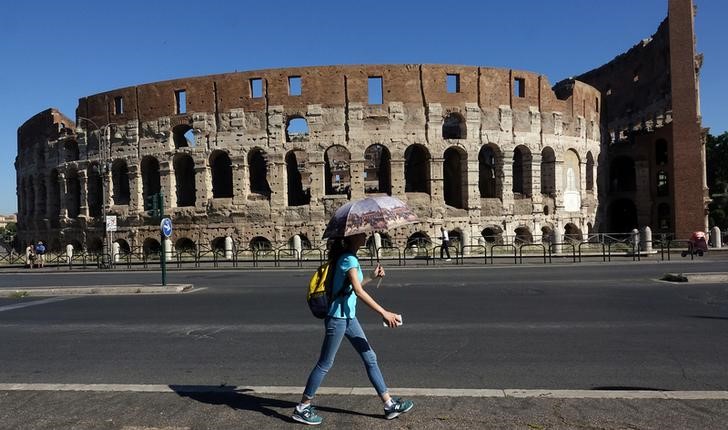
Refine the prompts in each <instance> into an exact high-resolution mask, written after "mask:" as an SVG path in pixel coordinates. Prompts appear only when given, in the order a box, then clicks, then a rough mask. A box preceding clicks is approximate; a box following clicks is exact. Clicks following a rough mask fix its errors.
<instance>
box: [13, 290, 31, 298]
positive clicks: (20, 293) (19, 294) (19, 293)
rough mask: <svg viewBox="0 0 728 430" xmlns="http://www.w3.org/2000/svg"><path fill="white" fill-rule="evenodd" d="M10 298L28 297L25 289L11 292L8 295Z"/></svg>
mask: <svg viewBox="0 0 728 430" xmlns="http://www.w3.org/2000/svg"><path fill="white" fill-rule="evenodd" d="M9 297H10V298H11V299H22V298H24V297H28V292H27V291H16V292H14V293H13V294H11V295H10V296H9Z"/></svg>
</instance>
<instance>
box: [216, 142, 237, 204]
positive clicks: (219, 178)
mask: <svg viewBox="0 0 728 430" xmlns="http://www.w3.org/2000/svg"><path fill="white" fill-rule="evenodd" d="M210 174H211V175H212V198H214V199H219V198H230V197H232V196H233V167H232V163H231V162H230V157H229V156H228V154H227V152H225V151H213V152H212V154H210Z"/></svg>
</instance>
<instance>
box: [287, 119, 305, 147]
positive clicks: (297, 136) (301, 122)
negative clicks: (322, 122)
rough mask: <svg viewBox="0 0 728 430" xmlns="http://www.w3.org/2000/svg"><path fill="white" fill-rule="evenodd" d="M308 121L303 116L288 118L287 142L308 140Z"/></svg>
mask: <svg viewBox="0 0 728 430" xmlns="http://www.w3.org/2000/svg"><path fill="white" fill-rule="evenodd" d="M308 136H309V131H308V122H307V121H306V120H305V119H304V118H301V117H295V118H291V119H289V120H288V124H287V126H286V142H304V141H306V140H308Z"/></svg>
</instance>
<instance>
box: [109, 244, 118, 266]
mask: <svg viewBox="0 0 728 430" xmlns="http://www.w3.org/2000/svg"><path fill="white" fill-rule="evenodd" d="M111 253H112V254H114V263H118V262H119V243H118V242H114V243H113V244H111Z"/></svg>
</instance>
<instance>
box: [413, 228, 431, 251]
mask: <svg viewBox="0 0 728 430" xmlns="http://www.w3.org/2000/svg"><path fill="white" fill-rule="evenodd" d="M415 246H416V247H418V248H424V249H425V250H427V248H429V247H431V246H432V240H431V239H430V236H428V235H427V233H425V232H423V231H418V232H415V233H412V234H411V235H410V237H408V238H407V247H408V248H412V247H415ZM425 252H427V251H425Z"/></svg>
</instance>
